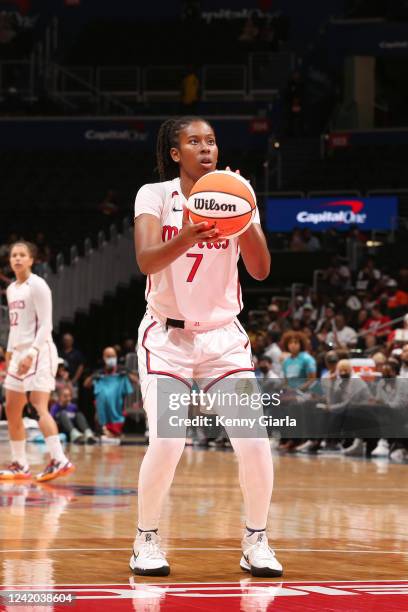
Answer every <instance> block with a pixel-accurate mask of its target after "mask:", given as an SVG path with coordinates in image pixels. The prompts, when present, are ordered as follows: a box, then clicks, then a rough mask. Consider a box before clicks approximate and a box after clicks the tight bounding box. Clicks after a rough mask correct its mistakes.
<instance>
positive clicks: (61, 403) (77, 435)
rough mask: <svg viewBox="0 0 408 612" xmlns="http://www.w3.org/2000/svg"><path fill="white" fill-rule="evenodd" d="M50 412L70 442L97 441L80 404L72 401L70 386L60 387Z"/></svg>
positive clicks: (88, 442)
mask: <svg viewBox="0 0 408 612" xmlns="http://www.w3.org/2000/svg"><path fill="white" fill-rule="evenodd" d="M50 413H51V416H53V417H54V419H55V421H56V423H57V425H58V429H59V431H60V432H62V433H65V434H66V435H67V437H68V440H69V441H70V442H74V443H75V444H85V443H86V444H95V442H97V439H96V437H95V435H94V433H93V431H92V430H91V428H90V427H89V425H88V422H87V420H86V418H85V415H84V414H82V412H79V410H78V406H77V405H76V404H74V403H73V402H72V392H71V389H70V388H69V387H65V388H62V389H60V391H59V394H58V401H57V402H56V403H55V404H53V405H52V406H51V408H50Z"/></svg>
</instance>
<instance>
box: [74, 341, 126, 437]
mask: <svg viewBox="0 0 408 612" xmlns="http://www.w3.org/2000/svg"><path fill="white" fill-rule="evenodd" d="M102 357H103V362H104V367H103V368H102V369H100V370H97V371H96V372H94V373H93V374H91V375H90V376H88V377H87V378H86V379H85V381H84V387H85V388H87V389H90V388H93V391H94V395H95V401H96V415H97V418H98V422H99V424H100V425H101V427H102V432H103V435H105V436H107V437H108V438H118V437H119V436H120V435H121V433H122V428H123V423H124V421H125V417H124V414H123V408H124V400H125V397H126V396H127V395H129V394H131V393H133V391H134V389H133V385H132V383H131V376H132V375H131V374H129V373H128V372H127V370H125V369H124V368H120V367H119V368H118V356H117V353H116V350H115V349H114V348H113V347H112V346H107V347H106V348H105V349H104V351H103V354H102Z"/></svg>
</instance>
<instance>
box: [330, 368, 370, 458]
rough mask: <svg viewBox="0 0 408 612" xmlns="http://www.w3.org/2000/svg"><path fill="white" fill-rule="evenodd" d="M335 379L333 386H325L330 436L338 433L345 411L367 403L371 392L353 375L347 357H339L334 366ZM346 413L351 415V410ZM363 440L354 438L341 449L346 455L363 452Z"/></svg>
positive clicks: (365, 384) (339, 432)
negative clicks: (347, 445) (335, 366)
mask: <svg viewBox="0 0 408 612" xmlns="http://www.w3.org/2000/svg"><path fill="white" fill-rule="evenodd" d="M336 374H337V377H336V381H335V383H334V385H333V386H329V387H327V392H328V393H327V396H326V402H327V404H326V407H327V409H328V410H329V412H330V413H331V417H332V418H331V422H330V426H329V433H330V434H331V436H333V435H338V434H339V435H340V434H341V428H342V424H343V423H344V420H345V416H346V411H348V410H350V409H356V408H357V407H358V406H359V405H361V404H367V403H369V400H370V398H371V394H370V391H369V388H368V385H367V383H366V382H364V380H362V379H361V378H359V377H358V376H353V368H352V365H351V362H350V360H349V359H341V360H340V361H339V362H338V364H337V368H336ZM347 415H352V413H351V412H349V413H347ZM363 449H364V446H363V440H362V439H361V438H357V437H356V438H354V440H353V442H352V444H351V445H350V446H349V447H347V448H345V449H344V450H343V453H344V454H345V455H348V456H355V455H361V454H362V453H363Z"/></svg>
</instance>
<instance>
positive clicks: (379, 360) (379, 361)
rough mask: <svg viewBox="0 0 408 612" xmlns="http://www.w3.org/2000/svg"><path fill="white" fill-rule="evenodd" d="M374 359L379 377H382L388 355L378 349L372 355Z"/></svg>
mask: <svg viewBox="0 0 408 612" xmlns="http://www.w3.org/2000/svg"><path fill="white" fill-rule="evenodd" d="M372 359H373V361H374V363H375V372H376V374H377V377H378V378H381V377H382V375H383V368H384V366H385V364H386V363H387V355H386V354H385V353H383V352H382V351H377V352H376V353H374V355H373V356H372Z"/></svg>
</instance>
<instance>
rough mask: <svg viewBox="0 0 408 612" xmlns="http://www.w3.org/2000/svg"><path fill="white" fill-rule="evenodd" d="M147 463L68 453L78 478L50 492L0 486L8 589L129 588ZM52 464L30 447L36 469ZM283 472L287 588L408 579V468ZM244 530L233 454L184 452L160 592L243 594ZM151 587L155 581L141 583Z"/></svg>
mask: <svg viewBox="0 0 408 612" xmlns="http://www.w3.org/2000/svg"><path fill="white" fill-rule="evenodd" d="M144 452H145V447H144V446H95V447H71V449H70V450H69V454H70V457H71V459H72V460H73V461H74V462H75V464H76V466H77V470H76V472H75V474H73V475H71V476H69V477H67V478H64V479H59V480H56V481H53V484H49V485H45V484H44V485H36V484H34V483H22V484H15V483H3V484H0V530H1V549H0V574H1V581H2V585H3V588H5V587H7V586H9V585H14V586H18V585H29V586H30V587H33V588H34V587H35V586H46V585H49V586H52V585H63V584H65V585H78V584H91V585H95V584H101V585H113V584H116V585H120V584H128V583H129V576H130V571H129V568H128V560H129V556H130V552H131V546H132V541H133V537H134V533H135V525H136V507H137V490H136V483H137V475H138V469H139V466H140V462H141V460H142V457H143V454H144ZM43 453H44V449H43V447H42V446H41V445H36V444H31V445H29V457H30V460H31V461H32V465H33V467H34V468H38V470H39V469H40V467H42V465H43V463H44V461H45V456H44V454H43ZM7 458H8V444H7V443H1V444H0V461H1V462H2V463H3V462H6V461H7ZM274 461H275V490H274V495H273V503H272V506H271V509H270V515H269V536H270V540H271V543H272V545H273V547H274V548H275V551H276V554H277V557H278V559H279V560H280V561H281V563H282V564H283V566H284V571H285V574H284V582H285V583H286V582H296V581H306V582H308V581H309V582H310V581H315V582H318V581H373V580H374V581H381V580H404V579H406V578H407V577H408V546H407V544H408V465H397V464H392V463H389V462H388V460H377V461H376V462H374V461H365V460H358V459H351V458H344V457H334V456H331V457H330V456H328V457H325V456H317V457H315V456H311V457H309V456H305V457H303V456H283V457H280V456H275V458H274ZM242 525H243V514H242V499H241V494H240V490H239V486H238V477H237V464H236V460H235V457H234V454H233V453H232V452H229V451H226V452H223V451H215V450H195V449H192V448H187V449H186V451H185V453H184V455H183V457H182V460H181V462H180V465H179V467H178V470H177V473H176V478H175V482H174V485H173V487H172V490H171V494H170V496H169V498H168V501H167V503H166V505H165V510H164V515H163V519H162V523H161V535H162V538H163V547H164V548H165V549H166V550H167V551H168V559H169V562H170V563H171V575H170V576H169V577H167V578H163V579H160V578H157V579H154V583H156V584H159V583H166V584H169V583H203V582H206V583H210V582H215V583H220V582H221V583H226V582H231V583H237V584H242V582H241V583H240V581H242V579H246V578H248V576H247V575H245V574H243V572H242V571H241V570H240V568H239V559H240V548H239V545H240V537H241V532H242ZM258 581H259V579H258ZM144 582H146V583H148V582H152V579H151V578H150V579H139V578H138V579H137V583H138V584H143V583H144ZM290 599H291V598H290ZM300 599H301V600H303V599H304V598H300ZM275 608H276V607H274V608H273V609H275ZM1 609H7V610H8V609H9V608H8V607H7V608H1ZM20 609H21V608H20ZM36 609H37V610H38V609H39V608H33V610H36ZM58 609H59V608H58ZM88 609H90V608H88ZM92 609H98V608H92ZM99 609H102V608H99ZM110 609H114V608H110ZM136 609H142V608H136ZM143 609H144V608H143ZM151 609H152V610H153V609H154V610H156V609H157V610H158V609H160V608H151ZM166 609H167V608H166ZM169 609H170V608H169ZM171 609H174V610H176V609H184V608H182V607H180V605H179V606H178V607H177V606H176V607H174V608H171ZM186 609H187V608H186ZM196 609H198V608H196ZM200 609H218V608H215V607H214V606H213V607H209V608H200ZM220 609H221V608H220ZM231 609H232V608H231ZM236 609H240V608H239V607H238V608H236ZM241 609H242V606H241ZM255 609H257V608H251V610H255ZM263 609H265V610H266V609H269V608H268V607H266V608H265V607H264V608H263ZM276 609H277V608H276ZM282 609H283V608H282ZM285 609H289V608H287V607H286V608H285ZM290 609H292V608H290ZM293 609H295V608H293ZM296 609H297V608H296ZM299 609H300V608H299ZM302 609H305V607H304V604H303V607H302ZM310 609H312V608H310ZM330 609H332V608H330ZM333 609H335V608H333ZM336 609H337V608H336ZM343 609H350V610H351V609H353V610H354V609H358V608H344V607H343ZM364 609H365V608H364ZM384 609H385V608H384ZM388 609H393V608H388ZM395 609H400V608H395ZM401 609H402V608H401ZM406 609H408V601H407V607H406ZM149 610H150V608H149Z"/></svg>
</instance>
